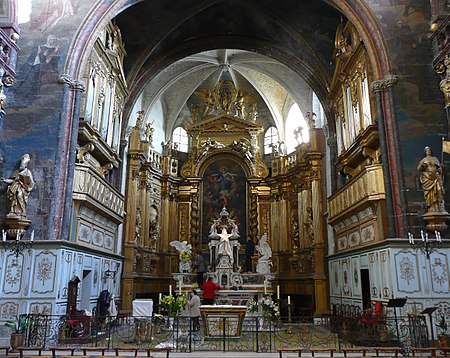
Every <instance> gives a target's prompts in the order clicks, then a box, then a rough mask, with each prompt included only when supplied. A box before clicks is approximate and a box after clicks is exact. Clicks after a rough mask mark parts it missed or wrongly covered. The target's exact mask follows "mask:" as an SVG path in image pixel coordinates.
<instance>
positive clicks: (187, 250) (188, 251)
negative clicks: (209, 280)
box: [170, 241, 192, 272]
mask: <svg viewBox="0 0 450 358" xmlns="http://www.w3.org/2000/svg"><path fill="white" fill-rule="evenodd" d="M170 246H173V247H174V248H176V249H177V251H178V252H179V253H180V272H191V271H192V269H191V263H192V245H191V244H188V243H187V241H171V242H170Z"/></svg>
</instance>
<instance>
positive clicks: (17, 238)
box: [16, 231, 19, 241]
mask: <svg viewBox="0 0 450 358" xmlns="http://www.w3.org/2000/svg"><path fill="white" fill-rule="evenodd" d="M16 241H19V232H18V231H17V233H16Z"/></svg>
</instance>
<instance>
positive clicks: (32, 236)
mask: <svg viewBox="0 0 450 358" xmlns="http://www.w3.org/2000/svg"><path fill="white" fill-rule="evenodd" d="M33 240H34V230H33V231H32V232H31V239H30V241H33Z"/></svg>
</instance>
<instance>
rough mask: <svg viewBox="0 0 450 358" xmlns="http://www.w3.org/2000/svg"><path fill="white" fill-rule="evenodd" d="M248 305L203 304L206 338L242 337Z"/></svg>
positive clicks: (201, 312) (201, 311)
mask: <svg viewBox="0 0 450 358" xmlns="http://www.w3.org/2000/svg"><path fill="white" fill-rule="evenodd" d="M246 312H247V306H242V305H239V306H238V305H202V306H200V314H201V316H202V319H203V324H204V327H205V338H206V339H208V338H209V339H214V338H219V339H221V338H224V337H226V338H240V336H241V333H242V325H243V322H244V317H245V313H246Z"/></svg>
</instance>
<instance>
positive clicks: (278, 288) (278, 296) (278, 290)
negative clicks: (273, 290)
mask: <svg viewBox="0 0 450 358" xmlns="http://www.w3.org/2000/svg"><path fill="white" fill-rule="evenodd" d="M277 300H278V301H279V300H280V285H277Z"/></svg>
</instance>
